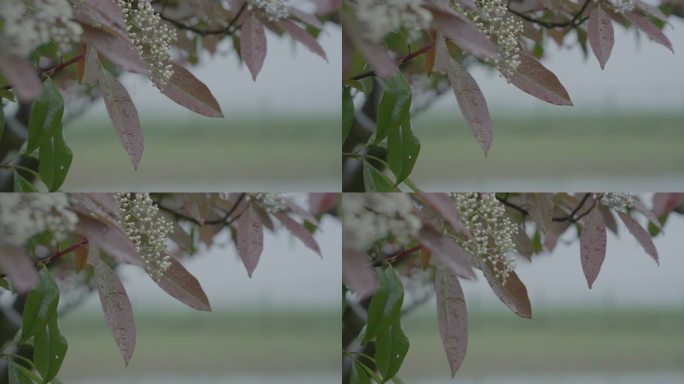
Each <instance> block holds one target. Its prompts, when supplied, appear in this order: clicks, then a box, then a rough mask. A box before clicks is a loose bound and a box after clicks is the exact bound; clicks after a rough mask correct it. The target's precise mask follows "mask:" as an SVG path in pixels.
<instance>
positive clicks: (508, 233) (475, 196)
mask: <svg viewBox="0 0 684 384" xmlns="http://www.w3.org/2000/svg"><path fill="white" fill-rule="evenodd" d="M452 198H453V200H454V202H455V203H456V207H457V208H458V211H459V214H460V215H461V220H462V221H463V224H464V225H465V226H466V228H467V229H468V231H469V232H470V238H469V239H467V240H465V241H462V242H461V246H462V247H463V249H465V250H466V252H468V254H470V256H471V258H472V259H473V263H474V264H475V265H478V266H480V267H482V266H483V265H486V266H487V267H488V268H489V269H490V270H492V272H494V275H495V277H496V278H497V279H498V280H499V281H501V282H505V281H506V280H507V279H508V276H509V274H510V273H511V272H512V271H513V269H515V259H514V258H513V257H512V254H513V253H514V252H516V250H515V243H514V242H513V237H514V236H515V233H516V232H517V227H516V225H515V224H513V223H512V222H511V220H510V219H509V218H507V217H504V214H505V213H506V208H505V207H504V205H503V204H501V202H499V201H498V200H497V199H496V196H495V195H494V194H493V193H454V194H452Z"/></svg>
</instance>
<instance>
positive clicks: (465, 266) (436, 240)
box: [418, 227, 477, 280]
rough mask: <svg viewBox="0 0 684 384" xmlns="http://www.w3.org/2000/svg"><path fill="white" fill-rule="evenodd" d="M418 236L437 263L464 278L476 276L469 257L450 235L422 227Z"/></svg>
mask: <svg viewBox="0 0 684 384" xmlns="http://www.w3.org/2000/svg"><path fill="white" fill-rule="evenodd" d="M418 236H419V238H420V242H421V244H423V245H424V246H425V247H427V248H428V249H429V250H430V251H431V252H432V258H433V260H434V261H435V263H436V264H437V265H440V266H443V267H446V268H448V269H449V270H450V271H451V272H452V273H453V274H455V275H457V276H461V277H463V278H464V279H470V280H475V279H476V278H477V277H476V276H475V271H474V270H473V265H472V263H471V262H470V258H469V257H468V255H466V253H465V251H463V249H462V248H461V247H460V246H459V245H458V244H457V243H456V242H455V241H454V240H452V239H451V238H450V237H448V236H446V235H443V234H441V233H439V232H437V231H436V230H434V229H432V228H430V227H423V228H422V229H421V230H420V233H419V235H418Z"/></svg>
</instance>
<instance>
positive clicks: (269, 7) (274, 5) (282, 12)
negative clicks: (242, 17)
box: [247, 0, 290, 22]
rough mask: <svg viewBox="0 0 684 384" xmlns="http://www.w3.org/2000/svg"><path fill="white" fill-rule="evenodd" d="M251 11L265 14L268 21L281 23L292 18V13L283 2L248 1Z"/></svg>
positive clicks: (273, 0) (279, 0) (268, 0)
mask: <svg viewBox="0 0 684 384" xmlns="http://www.w3.org/2000/svg"><path fill="white" fill-rule="evenodd" d="M247 6H248V7H249V9H250V10H257V11H259V12H260V13H261V14H263V15H264V16H265V17H266V18H267V19H268V21H272V22H275V21H280V20H283V19H287V18H288V17H290V11H288V9H287V4H286V3H285V1H283V0H247Z"/></svg>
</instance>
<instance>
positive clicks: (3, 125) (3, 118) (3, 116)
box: [0, 102, 5, 140]
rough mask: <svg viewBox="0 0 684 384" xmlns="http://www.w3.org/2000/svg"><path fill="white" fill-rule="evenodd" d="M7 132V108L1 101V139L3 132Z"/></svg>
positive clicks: (0, 138)
mask: <svg viewBox="0 0 684 384" xmlns="http://www.w3.org/2000/svg"><path fill="white" fill-rule="evenodd" d="M4 132H5V109H4V108H3V107H2V103H1V102H0V140H2V134H3V133H4Z"/></svg>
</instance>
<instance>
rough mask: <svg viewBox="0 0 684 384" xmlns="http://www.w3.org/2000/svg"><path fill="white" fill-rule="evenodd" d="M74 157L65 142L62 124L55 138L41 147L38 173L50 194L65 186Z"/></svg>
mask: <svg viewBox="0 0 684 384" xmlns="http://www.w3.org/2000/svg"><path fill="white" fill-rule="evenodd" d="M73 157H74V155H73V154H72V152H71V149H70V148H69V147H68V146H67V145H66V142H65V141H64V133H63V130H62V126H61V124H60V126H59V127H58V129H57V131H56V132H55V134H54V136H52V137H51V138H50V139H49V140H48V141H47V142H46V143H45V144H43V145H41V146H40V157H39V160H40V162H39V167H38V173H39V174H40V178H41V180H43V183H45V185H46V186H47V187H48V190H49V191H50V192H54V191H56V190H58V189H59V187H61V186H62V184H64V179H66V175H67V173H68V172H69V167H71V161H72V160H73Z"/></svg>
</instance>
